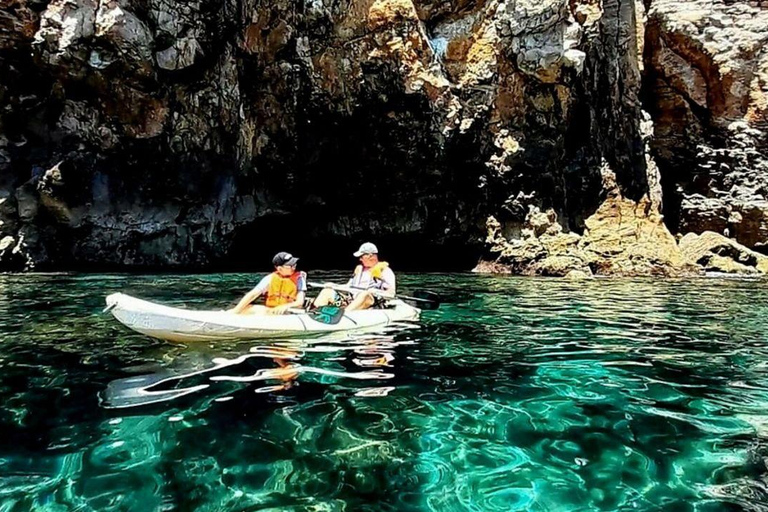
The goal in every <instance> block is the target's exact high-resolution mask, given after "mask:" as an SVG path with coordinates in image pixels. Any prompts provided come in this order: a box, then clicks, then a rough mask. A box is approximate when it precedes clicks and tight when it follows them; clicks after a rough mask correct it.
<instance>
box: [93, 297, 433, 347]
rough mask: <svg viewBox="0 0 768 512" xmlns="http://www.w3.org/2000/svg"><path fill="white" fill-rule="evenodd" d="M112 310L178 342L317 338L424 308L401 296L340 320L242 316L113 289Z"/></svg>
mask: <svg viewBox="0 0 768 512" xmlns="http://www.w3.org/2000/svg"><path fill="white" fill-rule="evenodd" d="M106 301H107V309H109V310H110V311H111V313H112V315H113V316H114V317H115V318H116V319H117V320H118V321H119V322H120V323H122V324H123V325H125V326H126V327H128V328H129V329H132V330H134V331H136V332H139V333H141V334H146V335H147V336H152V337H153V338H159V339H161V340H167V341H176V342H194V341H226V340H242V339H269V338H286V337H312V336H321V335H323V334H326V333H331V332H340V331H356V330H366V329H372V328H378V327H383V326H386V325H388V324H391V323H395V322H402V321H411V320H418V318H419V314H420V313H421V311H420V310H419V309H417V308H414V307H411V306H409V305H408V304H405V303H404V302H402V301H399V300H393V301H391V305H392V307H391V308H387V309H367V310H363V311H350V312H348V313H344V316H343V317H342V318H341V320H340V321H339V323H338V324H333V325H328V324H324V323H322V322H318V321H317V320H315V319H314V318H312V316H310V315H308V314H286V315H236V314H234V313H228V312H226V311H200V310H189V309H181V308H174V307H170V306H164V305H162V304H156V303H154V302H149V301H146V300H142V299H137V298H135V297H131V296H130V295H125V294H123V293H113V294H112V295H109V296H108V297H107V299H106Z"/></svg>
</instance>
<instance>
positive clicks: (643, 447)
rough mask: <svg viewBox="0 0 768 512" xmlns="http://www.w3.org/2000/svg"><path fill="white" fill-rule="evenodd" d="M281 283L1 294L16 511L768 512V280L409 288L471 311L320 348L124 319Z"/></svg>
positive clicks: (121, 278)
mask: <svg viewBox="0 0 768 512" xmlns="http://www.w3.org/2000/svg"><path fill="white" fill-rule="evenodd" d="M258 277H260V276H258V275H249V274H218V275H146V276H142V275H12V276H0V400H2V402H1V403H2V408H0V511H22V510H40V511H69V510H78V511H125V510H140V511H145V512H146V511H154V510H197V511H230V510H231V511H245V510H297V511H298V510H301V511H324V510H347V511H358V510H370V511H373V510H398V511H399V510H403V511H416V510H419V511H422V510H423V511H426V510H436V511H437V510H439V511H454V510H455V511H459V510H477V511H481V510H483V511H485V510H489V511H491V510H499V511H514V510H535V511H577V510H578V511H594V510H606V511H612V510H648V511H656V510H662V511H689V510H690V511H693V510H696V511H713V512H714V511H731V510H750V511H756V510H768V493H767V492H766V489H767V487H766V485H768V471H767V470H766V463H765V460H766V457H768V334H766V325H768V291H766V290H767V288H766V286H767V285H768V283H766V281H761V280H737V279H731V280H725V279H699V280H683V281H676V280H666V281H663V280H641V279H636V280H619V279H616V280H612V279H611V280H607V279H606V280H589V281H565V280H555V279H525V278H500V277H485V276H475V275H469V274H440V275H421V276H419V275H400V276H398V277H399V285H400V287H401V289H403V290H404V291H408V290H411V291H412V290H415V289H418V288H426V289H429V290H434V291H436V292H438V293H440V294H441V295H443V296H444V297H445V298H446V300H447V302H446V303H445V304H444V305H443V306H442V307H441V308H440V309H439V310H438V311H430V312H426V313H425V314H424V315H423V319H422V322H420V323H419V324H416V325H402V326H394V327H391V328H389V329H387V330H386V331H382V332H380V333H374V334H366V335H355V336H351V337H339V336H336V337H331V338H327V339H320V340H312V341H309V342H307V341H300V340H288V339H287V340H279V341H278V342H270V343H259V342H241V343H229V344H226V345H221V344H219V345H210V344H200V345H197V346H190V347H184V346H179V345H172V344H168V343H164V342H161V341H157V340H153V339H151V338H148V337H145V336H142V335H140V334H136V333H132V332H131V331H128V330H127V329H126V328H124V327H123V326H121V325H120V324H119V323H117V321H116V320H114V319H113V318H112V317H111V315H109V314H106V315H105V314H101V310H102V308H103V307H104V297H105V296H106V295H107V294H109V293H112V292H116V291H122V292H125V293H130V294H132V295H136V296H139V297H142V298H147V299H149V300H155V301H160V302H164V303H167V304H173V305H185V306H186V307H190V308H217V309H219V308H222V307H226V306H230V305H232V304H234V302H236V300H237V299H238V298H239V297H240V296H241V295H242V294H243V293H244V292H245V291H247V290H248V289H249V288H250V287H251V286H253V285H254V284H255V282H256V280H257V279H258ZM312 277H317V278H319V279H320V280H330V279H334V278H335V279H336V280H341V277H342V274H325V275H320V276H312ZM315 280H317V279H315Z"/></svg>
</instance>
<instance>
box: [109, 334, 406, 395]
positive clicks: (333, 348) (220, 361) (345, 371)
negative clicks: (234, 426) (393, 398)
mask: <svg viewBox="0 0 768 512" xmlns="http://www.w3.org/2000/svg"><path fill="white" fill-rule="evenodd" d="M413 327H415V325H413V324H407V323H400V324H393V325H390V326H388V328H387V329H386V330H384V331H382V332H386V333H388V334H364V333H357V334H343V335H341V334H340V335H335V336H328V337H324V338H321V339H316V340H303V339H289V340H281V341H278V342H275V343H273V344H271V345H269V346H255V347H251V348H250V349H249V350H248V352H247V353H244V354H235V355H234V356H233V355H231V354H229V353H227V357H224V356H222V355H216V354H212V353H210V349H209V347H208V350H207V351H206V352H202V353H200V354H199V355H200V356H202V359H203V360H202V361H201V360H200V357H197V358H191V359H192V361H190V360H189V359H190V358H182V360H181V361H180V363H181V364H176V365H172V366H171V367H169V368H163V369H161V370H159V371H157V372H154V373H151V374H145V375H139V376H132V377H126V378H123V379H117V380H114V381H112V382H110V383H109V384H108V386H107V389H106V390H104V392H103V393H101V394H100V397H99V398H100V403H101V405H102V407H104V408H106V409H125V408H130V407H139V406H145V405H152V404H157V403H160V402H167V401H170V400H175V399H178V398H181V397H184V396H187V395H191V394H193V393H197V392H203V391H205V390H208V391H209V392H210V391H212V390H211V388H212V387H213V386H215V385H216V384H217V383H238V384H252V383H264V385H260V386H256V387H254V388H253V391H254V392H256V393H275V392H279V391H285V390H288V389H290V388H291V387H293V386H295V385H296V384H297V383H298V381H299V378H300V377H301V376H304V375H310V376H313V377H314V378H313V377H310V378H313V380H320V381H323V382H332V381H334V380H338V379H352V380H360V381H367V380H371V381H378V380H388V379H391V378H393V377H394V373H393V370H394V369H395V362H396V356H395V348H397V347H399V346H403V345H410V344H414V342H413V341H411V340H409V339H407V338H405V339H398V337H396V333H398V332H400V331H403V330H405V329H409V328H413ZM198 348H202V347H198ZM318 356H319V357H318ZM190 363H191V364H190ZM329 363H330V364H331V365H333V366H334V367H335V368H327V367H323V366H325V365H328V364H329ZM349 363H351V364H349ZM315 364H316V365H320V366H313V365H315ZM360 368H362V369H364V370H362V371H361V370H360ZM385 369H386V370H387V371H385ZM249 372H250V373H249ZM324 378H326V379H330V380H323V379H324ZM240 387H242V386H240ZM393 389H395V388H394V387H393V386H385V387H378V386H377V387H369V388H363V389H356V391H355V395H356V396H384V395H386V394H387V393H389V392H390V391H392V390H393ZM222 391H223V393H222ZM232 391H233V389H231V386H226V387H225V388H223V389H220V390H217V391H213V392H214V393H217V397H216V398H215V400H216V401H227V400H230V399H231V398H232V397H231V396H228V395H229V394H230V393H231V392H232Z"/></svg>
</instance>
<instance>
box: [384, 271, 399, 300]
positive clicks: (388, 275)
mask: <svg viewBox="0 0 768 512" xmlns="http://www.w3.org/2000/svg"><path fill="white" fill-rule="evenodd" d="M381 280H382V282H383V285H382V288H381V291H382V292H383V293H382V295H386V296H387V297H394V296H395V292H396V290H397V282H396V280H395V273H394V272H392V269H390V268H385V269H384V271H383V272H382V273H381Z"/></svg>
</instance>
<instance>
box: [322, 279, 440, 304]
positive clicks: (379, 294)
mask: <svg viewBox="0 0 768 512" xmlns="http://www.w3.org/2000/svg"><path fill="white" fill-rule="evenodd" d="M307 284H308V285H309V286H312V287H314V288H331V289H332V290H337V291H340V292H347V293H356V292H361V291H369V292H371V293H372V294H374V295H375V296H377V297H381V298H382V299H406V300H412V301H414V302H428V303H430V304H432V303H434V302H437V301H434V300H429V299H420V298H418V297H409V296H408V295H400V294H397V295H394V296H392V295H387V294H386V293H384V292H382V291H380V290H377V289H375V288H359V287H357V286H346V285H341V284H333V283H325V284H320V283H307Z"/></svg>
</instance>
